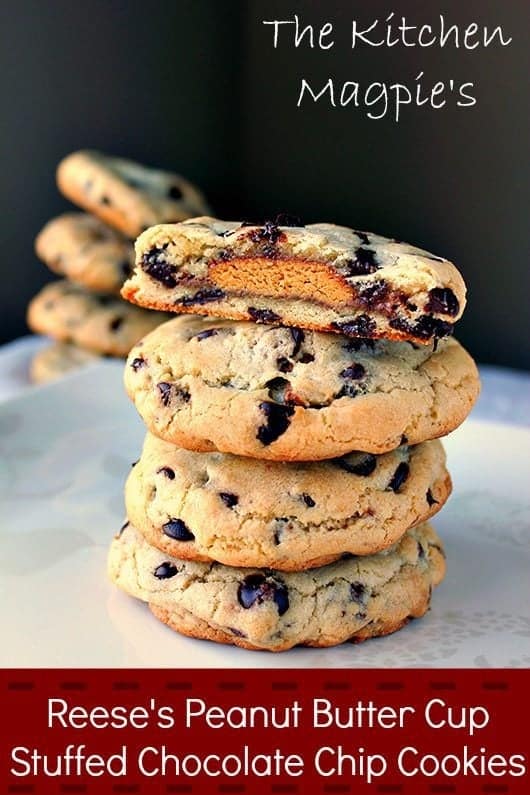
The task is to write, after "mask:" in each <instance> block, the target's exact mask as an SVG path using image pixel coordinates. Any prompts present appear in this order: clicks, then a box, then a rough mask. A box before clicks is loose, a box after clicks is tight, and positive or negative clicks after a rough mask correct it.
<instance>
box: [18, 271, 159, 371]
mask: <svg viewBox="0 0 530 795" xmlns="http://www.w3.org/2000/svg"><path fill="white" fill-rule="evenodd" d="M166 318H167V315H164V314H163V313H162V312H150V311H149V310H148V309H140V307H137V306H131V305H130V304H128V303H126V302H125V301H122V299H121V298H117V297H115V296H109V295H100V294H99V293H90V292H88V291H87V290H84V289H83V288H82V287H79V286H78V285H76V284H71V283H70V282H67V281H65V280H61V281H57V282H52V283H51V284H48V285H46V286H45V287H43V289H42V290H41V291H40V293H38V294H37V295H36V296H35V298H33V300H32V301H31V302H30V304H29V307H28V318H27V319H28V326H29V327H30V328H31V329H32V330H33V331H36V332H37V333H38V334H47V335H48V336H50V337H53V339H55V340H59V341H60V342H68V343H73V344H74V345H78V346H79V347H81V348H86V349H87V350H89V351H93V352H95V353H101V354H107V355H109V356H127V354H128V352H129V351H130V350H131V348H132V346H133V345H134V344H135V343H136V342H138V340H139V339H141V337H143V336H144V334H147V332H148V331H152V330H153V329H154V328H155V327H156V326H158V325H159V324H160V323H161V322H162V321H163V320H165V319H166Z"/></svg>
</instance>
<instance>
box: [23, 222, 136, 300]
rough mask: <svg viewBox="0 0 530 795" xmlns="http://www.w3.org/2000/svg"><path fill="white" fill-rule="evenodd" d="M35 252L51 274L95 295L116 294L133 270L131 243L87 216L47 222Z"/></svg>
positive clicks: (38, 237) (36, 242)
mask: <svg viewBox="0 0 530 795" xmlns="http://www.w3.org/2000/svg"><path fill="white" fill-rule="evenodd" d="M35 251H36V253H37V256H38V257H39V258H40V259H41V260H42V261H43V262H45V263H46V265H47V266H48V267H49V268H50V270H52V271H53V272H54V273H58V274H59V275H61V276H66V278H68V279H69V280H70V281H73V282H76V283H77V284H80V285H82V286H83V287H86V288H87V290H93V291H95V292H102V293H118V294H119V292H120V289H121V286H122V284H123V282H124V281H125V279H126V278H127V276H129V275H130V274H131V273H132V270H133V267H134V247H133V245H132V243H131V242H130V241H129V240H127V239H126V238H124V237H123V236H122V235H121V234H120V233H119V232H116V231H115V230H114V229H110V228H109V227H108V226H106V224H104V223H103V222H102V221H100V220H99V218H95V217H94V216H93V215H88V213H64V214H63V215H60V216H58V217H57V218H53V219H52V220H51V221H48V223H47V224H46V225H45V226H44V227H43V229H42V230H41V231H40V232H39V234H38V235H37V238H36V240H35Z"/></svg>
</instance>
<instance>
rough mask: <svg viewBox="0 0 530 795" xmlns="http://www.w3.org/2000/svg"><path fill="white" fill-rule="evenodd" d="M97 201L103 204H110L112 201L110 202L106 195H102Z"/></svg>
mask: <svg viewBox="0 0 530 795" xmlns="http://www.w3.org/2000/svg"><path fill="white" fill-rule="evenodd" d="M99 203H100V204H105V205H107V206H110V205H111V204H112V202H111V200H110V199H109V197H108V196H102V197H101V199H100V200H99Z"/></svg>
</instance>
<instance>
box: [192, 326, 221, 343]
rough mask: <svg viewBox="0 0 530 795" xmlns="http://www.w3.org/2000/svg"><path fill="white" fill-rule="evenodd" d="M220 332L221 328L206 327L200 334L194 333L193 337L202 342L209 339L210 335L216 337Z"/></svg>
mask: <svg viewBox="0 0 530 795" xmlns="http://www.w3.org/2000/svg"><path fill="white" fill-rule="evenodd" d="M218 333H219V329H217V328H208V329H205V331H199V333H198V334H194V335H193V337H192V338H191V339H195V340H198V341H199V342H201V340H207V339H208V337H215V335H216V334H218Z"/></svg>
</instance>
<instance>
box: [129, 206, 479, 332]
mask: <svg viewBox="0 0 530 795" xmlns="http://www.w3.org/2000/svg"><path fill="white" fill-rule="evenodd" d="M293 223H297V222H296V221H294V222H293V221H292V220H290V219H288V218H285V217H284V218H282V217H278V218H277V219H276V220H275V221H268V222H266V223H265V224H263V225H262V226H259V225H255V224H247V223H239V222H237V223H234V222H229V221H220V220H218V219H216V218H209V217H203V218H193V219H192V220H189V221H185V222H184V223H179V224H171V225H169V224H165V225H160V226H156V227H154V228H152V229H148V230H147V231H145V232H144V233H143V234H142V235H141V236H140V237H139V238H138V240H137V241H136V268H135V271H134V274H133V276H132V277H131V278H130V279H128V280H127V282H126V283H125V285H124V287H123V290H122V295H123V297H124V298H126V299H127V300H129V301H132V302H134V303H137V304H139V305H141V306H147V307H150V308H152V309H162V310H164V311H169V312H171V311H173V312H188V313H195V314H203V315H212V316H215V317H225V318H230V319H234V320H254V321H255V322H258V323H270V324H277V325H285V326H295V327H300V328H306V329H313V330H317V331H332V332H337V333H343V334H346V335H348V336H352V337H361V338H380V337H382V338H385V339H396V340H398V339H403V340H414V341H416V342H418V343H423V344H427V343H429V342H431V341H433V340H435V339H438V338H442V337H445V336H448V335H449V334H451V332H452V329H453V326H454V323H455V322H456V321H457V320H458V319H459V318H460V317H461V315H462V313H463V311H464V307H465V301H466V288H465V284H464V281H463V279H462V277H461V275H460V273H459V272H458V270H457V268H456V267H455V266H454V265H453V264H452V263H451V262H449V261H448V260H446V259H443V258H442V257H437V256H435V255H433V254H431V253H429V252H428V251H424V250H423V249H419V248H416V247H414V246H411V245H409V244H407V243H402V242H399V241H396V240H390V239H388V238H384V237H381V236H380V235H375V234H373V233H371V232H360V231H357V230H353V229H349V228H348V227H343V226H335V225H333V224H309V225H308V226H296V225H293Z"/></svg>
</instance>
